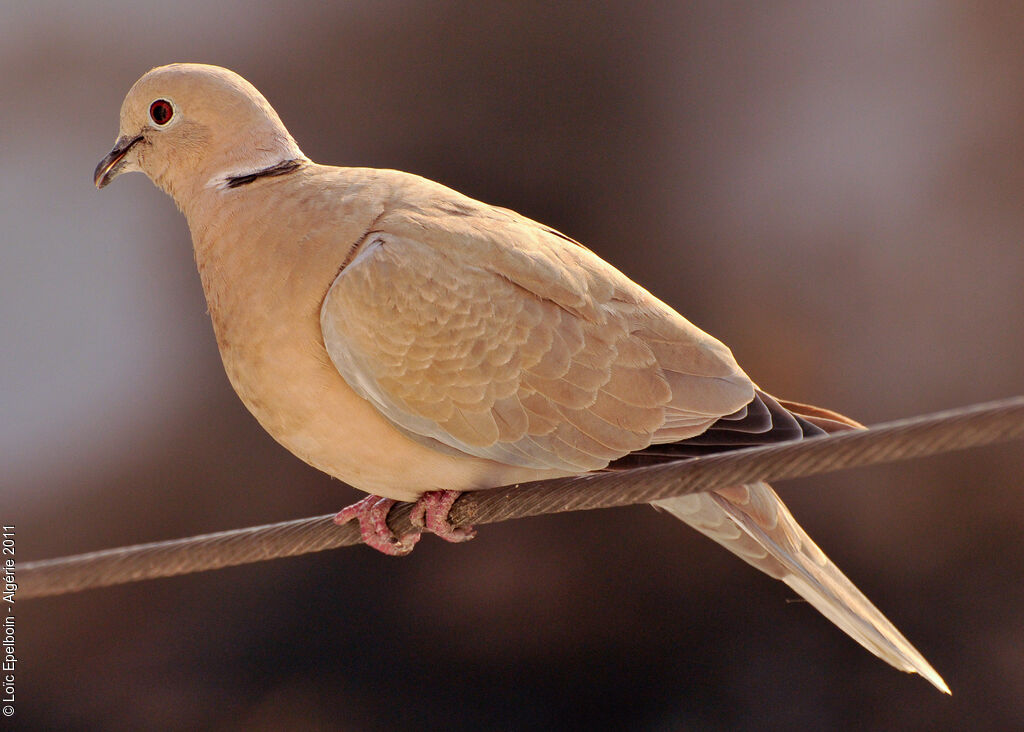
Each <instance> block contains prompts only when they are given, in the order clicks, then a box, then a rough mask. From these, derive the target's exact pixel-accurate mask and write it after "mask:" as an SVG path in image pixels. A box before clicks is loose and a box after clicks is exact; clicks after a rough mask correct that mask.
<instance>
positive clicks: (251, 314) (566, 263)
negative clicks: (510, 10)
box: [96, 64, 948, 691]
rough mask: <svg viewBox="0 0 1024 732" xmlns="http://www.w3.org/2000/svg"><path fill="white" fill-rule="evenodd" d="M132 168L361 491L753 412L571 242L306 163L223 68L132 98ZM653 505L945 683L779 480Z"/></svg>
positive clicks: (618, 449)
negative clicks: (785, 496) (788, 503)
mask: <svg viewBox="0 0 1024 732" xmlns="http://www.w3.org/2000/svg"><path fill="white" fill-rule="evenodd" d="M158 101H159V102H161V103H166V105H167V106H166V107H162V108H161V109H155V108H154V104H155V103H157V102H158ZM168 110H169V111H168ZM165 115H168V116H166V117H165ZM128 170H141V171H143V172H145V173H146V174H147V175H148V176H149V177H150V178H151V179H152V180H153V181H154V182H155V183H156V184H157V185H158V186H160V187H161V188H162V189H163V190H165V191H166V192H167V193H169V194H170V195H171V196H172V197H173V198H174V200H175V202H176V204H177V205H178V207H179V208H180V209H181V210H182V211H183V212H184V213H185V216H186V217H187V219H188V223H189V227H190V229H191V231H192V237H193V243H194V246H195V254H196V262H197V264H198V268H199V272H200V275H201V278H202V282H203V289H204V291H205V293H206V297H207V300H208V303H209V309H210V315H211V318H212V321H213V325H214V331H215V334H216V337H217V343H218V346H219V348H220V352H221V356H222V358H223V361H224V366H225V369H226V371H227V374H228V377H229V379H230V380H231V383H232V385H233V386H234V388H235V390H236V391H237V392H238V394H239V396H240V397H241V399H242V401H243V402H244V403H245V404H246V406H247V407H248V408H249V409H250V410H251V411H252V413H253V414H254V415H255V416H256V418H257V419H258V420H259V421H260V423H261V424H262V425H263V426H264V428H266V430H267V431H268V432H269V433H270V434H271V435H273V436H274V438H275V439H277V440H278V441H279V442H280V443H281V444H283V445H284V446H285V447H287V448H288V449H289V450H291V451H292V452H293V453H295V454H296V455H297V456H299V457H300V458H302V459H303V460H305V461H307V462H308V463H310V464H312V465H314V466H316V467H318V468H320V469H321V470H323V471H325V472H327V473H329V474H331V475H333V476H335V477H337V478H340V479H341V480H344V481H345V482H347V483H350V484H351V485H353V486H355V487H357V488H360V489H362V490H364V491H367V492H370V493H374V494H377V495H381V496H385V497H390V498H394V499H399V500H415V499H416V498H418V497H419V496H420V495H421V494H423V493H424V492H426V491H434V490H459V491H464V490H473V489H478V488H484V487H493V486H499V485H507V484H511V483H516V482H520V481H527V480H537V479H540V478H546V477H556V476H564V475H574V474H579V473H583V472H588V471H592V470H599V469H603V468H605V467H606V466H608V464H609V463H610V462H612V461H614V460H616V459H618V458H622V457H623V456H625V455H627V454H630V453H633V452H634V451H638V450H643V449H644V448H648V447H649V446H651V445H658V444H666V443H675V442H677V441H679V440H684V439H686V438H692V437H694V436H697V435H701V434H702V433H704V432H705V431H706V430H708V429H709V428H710V427H712V425H714V424H715V423H716V421H718V420H719V419H720V418H723V417H727V416H729V415H734V414H739V415H742V414H744V411H743V410H744V408H745V405H747V404H748V403H752V400H755V386H754V384H753V383H752V382H751V381H750V379H749V378H748V377H747V376H746V375H745V374H744V373H743V371H742V370H741V369H740V368H739V366H738V365H737V364H736V362H735V360H734V359H733V356H732V354H731V353H730V351H729V350H728V349H727V348H726V347H725V346H724V345H722V344H721V343H720V342H718V341H717V340H715V339H714V338H712V337H711V336H709V335H707V334H705V333H703V332H702V331H700V330H699V329H698V328H696V327H695V326H693V325H692V324H690V323H689V322H688V321H686V320H685V319H684V318H683V317H682V316H680V315H679V314H678V313H676V312H675V311H674V310H672V309H671V308H670V307H668V306H667V305H665V304H664V303H662V302H661V301H660V300H658V299H657V298H655V297H654V296H653V295H651V294H650V293H648V292H647V291H646V290H644V289H642V288H641V287H639V286H638V285H636V284H635V283H633V282H631V281H630V280H629V279H628V278H626V277H625V276H624V275H622V274H621V273H620V272H618V271H617V270H616V269H614V268H613V267H612V266H610V265H609V264H607V263H606V262H604V261H602V260H601V259H600V258H599V257H597V256H596V255H594V254H593V253H592V252H590V251H589V250H587V249H585V248H584V247H583V246H581V245H580V244H579V243H577V242H575V241H573V240H572V239H570V238H568V237H566V236H564V235H563V234H560V233H559V232H556V231H554V230H552V229H549V228H547V227H545V226H543V225H541V224H538V223H537V222H535V221H532V220H530V219H528V218H525V217H523V216H520V215H518V214H516V213H514V212H512V211H509V210H506V209H501V208H497V207H494V206H489V205H486V204H483V203H480V202H478V201H475V200H473V199H470V198H468V197H466V196H463V195H461V194H459V193H457V192H455V191H453V190H451V189H449V188H446V187H444V186H442V185H439V184H437V183H433V182H431V181H428V180H426V179H424V178H420V177H418V176H415V175H410V174H407V173H400V172H397V171H389V170H374V169H365V168H336V167H329V166H321V165H317V164H315V163H312V162H311V161H309V160H308V159H307V158H306V157H305V156H304V155H303V154H302V152H301V151H300V150H299V148H298V146H297V145H296V143H295V142H294V140H293V139H292V138H291V136H290V135H289V134H288V132H287V130H286V129H285V127H284V125H283V124H282V123H281V121H280V119H279V118H278V116H277V114H276V113H275V112H274V111H273V109H272V108H271V107H270V105H269V104H268V103H267V102H266V100H265V99H264V98H263V97H262V96H261V95H260V94H259V92H258V91H256V89H255V88H254V87H253V86H252V85H250V84H249V83H248V82H246V81H245V80H244V79H242V78H241V77H239V76H238V75H236V74H234V73H232V72H230V71H227V70H225V69H220V68H217V67H212V66H202V65H196V64H175V65H171V66H165V67H160V68H157V69H154V70H152V71H150V72H149V73H147V74H146V75H145V76H143V77H142V78H141V79H140V80H139V81H138V82H137V83H136V84H135V86H133V87H132V89H131V90H130V91H129V93H128V96H127V97H126V99H125V101H124V104H123V106H122V109H121V129H120V136H119V138H118V142H117V145H116V146H115V149H114V150H113V151H112V152H111V154H110V155H109V156H107V158H106V159H104V161H102V162H101V164H100V166H99V167H98V168H97V173H96V181H97V185H99V186H101V187H102V186H103V185H106V183H108V182H109V181H110V180H112V179H113V178H114V177H116V175H118V174H119V173H121V172H125V171H128ZM765 398H766V399H769V400H770V397H765ZM776 406H778V405H776ZM785 406H788V407H790V409H791V410H793V411H798V410H796V409H795V408H794V407H793V406H792V405H788V404H785ZM780 409H781V408H780ZM803 414H804V416H805V417H806V418H807V420H809V421H810V422H814V421H815V420H817V421H818V422H828V423H830V424H834V425H837V426H845V425H844V424H843V423H844V422H845V420H843V418H837V419H836V420H831V419H829V414H828V413H825V414H824V416H822V413H820V412H812V411H807V412H804V413H803ZM659 505H660V506H661V507H663V508H665V509H666V510H668V511H670V512H671V513H672V514H674V515H676V516H678V517H679V518H681V519H682V520H683V521H686V522H687V523H689V524H690V525H692V526H694V527H695V528H697V529H698V530H700V531H702V532H704V533H705V534H707V535H709V536H711V537H712V538H713V539H715V540H716V541H718V542H719V543H721V544H723V545H724V546H726V547H727V548H729V549H730V550H731V551H733V552H735V553H737V554H738V555H739V556H741V557H742V558H743V559H745V560H746V561H748V562H750V563H751V564H753V565H754V566H756V567H758V568H759V569H761V570H763V571H765V572H767V573H768V574H770V575H772V576H773V577H777V578H779V579H782V580H784V581H786V582H787V583H789V584H790V585H791V586H792V587H793V588H794V589H795V590H796V591H797V592H800V593H801V594H802V595H804V596H805V597H806V598H807V599H808V600H809V601H811V602H812V603H813V604H814V605H815V607H817V608H818V609H819V610H821V611H822V612H823V613H824V614H825V615H826V616H827V617H829V618H830V619H831V620H833V621H834V622H835V623H836V624H837V625H839V627H841V628H842V629H843V630H845V631H846V632H847V633H849V634H850V635H851V636H852V637H853V638H855V639H856V640H857V641H858V642H860V643H861V644H862V645H864V646H865V647H866V648H868V650H870V651H872V652H873V653H875V654H876V655H878V656H879V657H881V658H883V659H885V660H886V661H888V662H889V663H891V664H893V665H894V666H896V667H897V668H901V669H903V670H906V671H916V672H918V673H921V674H923V675H924V676H925V677H926V678H928V679H929V680H930V681H931V682H932V683H933V684H935V685H936V686H937V687H939V688H940V689H942V690H944V691H948V689H946V687H945V684H944V683H943V682H942V680H941V679H940V678H939V676H938V674H936V673H935V671H934V670H933V669H932V668H931V666H929V665H928V663H927V662H926V661H925V660H924V658H922V657H921V656H920V654H919V653H918V652H917V651H916V650H914V649H913V647H911V646H910V644H909V643H908V642H907V641H906V640H905V639H904V638H903V637H902V636H901V635H900V634H899V632H898V631H897V630H896V629H895V628H894V627H893V626H892V625H891V624H889V622H888V621H887V620H886V619H885V618H884V617H883V616H882V615H881V613H879V612H878V611H877V610H876V609H875V608H874V607H873V606H872V605H871V604H870V603H869V602H868V601H867V599H866V598H864V596H863V595H861V594H860V593H859V592H858V591H857V590H856V588H855V587H854V586H853V585H852V584H850V583H849V581H848V580H846V578H845V577H844V576H843V575H842V574H841V573H840V572H839V570H838V569H836V568H835V566H834V565H833V564H832V563H831V562H829V561H828V559H827V558H826V557H825V556H824V554H822V553H821V551H820V550H819V549H818V547H817V546H816V545H815V544H814V543H813V542H812V541H811V540H810V539H809V538H808V537H807V535H806V534H805V533H804V532H803V531H802V530H801V529H800V527H799V526H798V525H797V524H796V522H795V521H794V520H793V519H792V516H790V514H789V512H788V511H787V510H786V508H785V506H784V505H783V504H782V502H781V501H780V500H779V498H778V496H776V495H775V493H774V492H773V491H772V490H771V488H770V487H768V486H767V485H765V484H763V483H759V484H755V485H752V486H743V487H738V488H736V489H731V490H728V491H718V492H716V493H712V494H702V495H695V496H688V497H686V498H681V499H673V500H670V501H664V502H660V504H659Z"/></svg>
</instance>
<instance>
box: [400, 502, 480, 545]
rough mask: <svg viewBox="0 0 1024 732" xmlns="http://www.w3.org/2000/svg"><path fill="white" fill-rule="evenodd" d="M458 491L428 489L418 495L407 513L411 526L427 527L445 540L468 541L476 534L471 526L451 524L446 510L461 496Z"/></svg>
mask: <svg viewBox="0 0 1024 732" xmlns="http://www.w3.org/2000/svg"><path fill="white" fill-rule="evenodd" d="M461 495H462V493H460V492H459V491H430V492H428V493H424V494H423V495H422V496H420V499H419V500H418V501H416V505H415V506H414V507H413V509H412V513H411V514H409V520H410V521H411V522H412V525H413V526H420V527H423V528H426V529H428V530H429V531H431V532H432V533H434V534H436V535H437V536H439V537H440V538H442V539H444V540H445V541H451V542H455V543H459V542H463V541H469V540H470V539H472V538H473V537H474V536H476V531H474V530H473V527H472V526H452V524H451V522H450V521H449V520H448V512H449V511H451V509H452V504H453V503H455V499H456V498H458V497H459V496H461Z"/></svg>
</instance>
